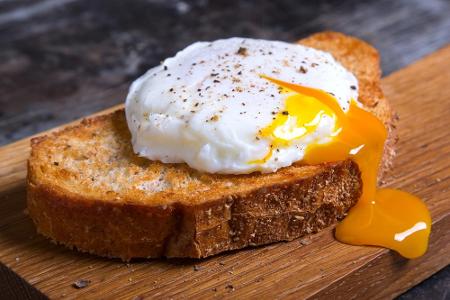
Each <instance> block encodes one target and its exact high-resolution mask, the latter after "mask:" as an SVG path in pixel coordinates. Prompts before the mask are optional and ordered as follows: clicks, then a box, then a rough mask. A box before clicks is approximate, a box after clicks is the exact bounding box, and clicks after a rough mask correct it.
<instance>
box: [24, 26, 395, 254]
mask: <svg viewBox="0 0 450 300" xmlns="http://www.w3.org/2000/svg"><path fill="white" fill-rule="evenodd" d="M300 43H302V44H305V45H307V46H311V47H314V48H317V49H321V50H324V51H328V52H330V53H331V54H333V55H334V56H335V58H336V59H337V60H338V61H340V62H341V63H342V64H343V65H344V66H345V67H347V68H348V69H349V70H350V71H352V72H353V73H354V74H355V76H356V77H358V80H359V83H360V99H359V100H360V101H361V102H362V103H363V104H364V105H365V106H366V108H367V109H369V110H370V111H372V112H373V113H374V114H376V115H377V116H378V117H379V118H380V119H381V120H383V121H384V122H385V124H386V126H387V128H388V130H389V132H390V133H389V138H388V139H389V141H388V142H387V144H386V147H385V148H386V149H385V153H384V158H383V169H384V170H386V169H387V168H388V166H389V164H390V161H391V159H392V157H393V155H394V151H393V144H392V143H393V139H394V138H393V137H394V135H393V128H394V127H393V123H392V121H393V118H392V111H391V109H390V107H389V104H388V102H387V101H386V99H385V98H384V96H383V94H382V91H381V89H380V69H379V58H378V53H377V51H376V50H375V49H374V48H372V47H371V46H370V45H368V44H366V43H364V42H362V41H360V40H358V39H355V38H352V37H348V36H345V35H343V34H340V33H334V32H325V33H319V34H315V35H312V36H310V37H308V38H306V39H304V40H301V41H300ZM105 132H106V133H105ZM102 134H103V135H102ZM111 137H113V138H111ZM107 139H108V143H110V144H111V143H113V144H114V147H112V146H111V148H112V149H114V150H111V149H103V148H102V147H103V146H102V145H104V144H107V142H106V140H107ZM116 140H118V141H121V142H122V144H117V143H116ZM74 141H81V143H82V144H83V142H86V141H89V142H90V141H93V143H94V144H92V145H91V146H89V145H82V146H79V147H78V148H77V146H76V145H75V144H74V143H75V142H74ZM96 141H99V142H98V143H100V144H95V142H96ZM31 143H32V152H31V156H30V159H29V161H28V176H27V203H28V211H29V215H30V217H31V218H32V219H33V221H34V223H35V225H36V227H37V230H38V232H40V233H41V234H43V235H44V236H46V237H48V238H50V239H51V240H53V241H55V242H57V243H61V244H63V245H66V246H68V247H70V248H76V249H78V250H79V251H83V252H89V253H93V254H96V255H100V256H106V257H119V258H121V259H122V260H125V261H128V260H130V259H131V258H134V257H148V258H150V257H162V256H165V257H192V258H201V257H207V256H210V255H214V254H217V253H220V252H223V251H227V250H233V249H240V248H243V247H247V246H258V245H263V244H268V243H272V242H277V241H288V240H292V239H295V238H298V237H301V236H304V235H307V234H312V233H315V232H317V231H319V230H320V229H322V228H324V227H327V226H330V225H332V224H334V223H336V222H337V221H338V220H340V219H342V218H343V217H344V216H345V214H346V213H347V211H348V210H349V209H350V208H351V207H352V206H353V205H354V204H355V203H356V202H357V200H358V199H359V196H360V194H361V188H362V183H361V177H360V172H359V169H358V166H357V165H356V164H355V163H354V162H353V161H351V160H346V161H340V162H334V163H326V164H322V165H319V166H303V165H300V164H294V165H293V166H291V167H288V168H284V169H282V170H279V171H278V172H276V173H273V174H249V175H214V174H201V173H198V172H196V171H195V170H192V169H190V168H189V167H187V166H186V165H183V164H176V165H164V164H161V163H158V162H150V161H147V160H145V159H141V158H138V157H137V156H135V155H134V154H133V152H132V150H131V146H130V145H129V144H130V136H129V132H128V129H127V127H126V122H125V117H124V112H123V110H119V111H117V112H115V113H112V114H109V115H104V116H99V117H95V118H91V119H86V120H84V121H83V122H82V123H80V124H79V125H75V126H72V127H68V128H66V129H63V130H61V131H59V132H56V133H54V134H51V135H49V136H44V137H38V138H35V139H33V140H32V142H31ZM70 145H72V148H76V149H77V150H76V151H75V150H74V149H67V148H66V147H67V146H70ZM98 145H100V146H98ZM108 145H109V144H108ZM89 147H92V148H94V149H91V148H89ZM80 149H81V150H80ZM92 151H94V152H95V153H94V154H92V153H93V152H92ZM91 154H92V155H94V156H95V159H94V162H96V163H98V162H102V163H104V164H112V167H111V168H114V166H115V165H114V164H115V162H114V161H113V158H117V157H119V158H118V159H119V160H120V162H119V164H120V165H119V166H120V167H121V168H122V167H123V165H125V167H124V168H123V169H125V170H126V172H127V173H128V174H134V175H136V174H138V175H136V176H144V177H145V176H150V175H151V176H159V175H158V174H164V176H163V177H159V179H160V180H161V178H162V180H161V181H162V182H163V183H166V185H167V186H165V189H164V190H161V191H157V192H154V193H153V194H151V195H148V192H147V193H145V192H139V191H137V190H130V189H126V190H125V191H126V192H123V191H119V192H117V191H116V192H114V191H112V193H108V192H109V191H105V190H103V189H102V188H100V187H97V188H96V186H95V184H96V183H95V184H94V183H93V182H94V177H90V176H93V175H92V172H90V170H89V168H83V169H80V168H79V172H78V171H74V170H73V169H74V168H72V169H71V168H69V167H65V166H64V167H63V166H60V165H59V164H60V163H61V164H62V163H64V160H69V159H68V157H69V156H70V159H71V160H74V164H75V166H78V165H76V164H78V163H79V162H78V160H81V161H82V163H84V160H86V161H88V162H87V163H89V162H90V159H87V158H86V157H89V156H90V155H91ZM57 160H58V161H57ZM81 165H82V166H84V165H86V164H81ZM98 167H99V168H101V167H102V166H98ZM91 168H92V167H91ZM75 170H78V169H76V168H75ZM141 173H144V174H143V175H142V174H141ZM87 174H90V175H87ZM134 175H128V176H130V178H132V176H134ZM133 178H134V177H133ZM139 178H141V177H139ZM91 179H92V182H91V181H90V180H91ZM152 182H153V181H152ZM185 182H187V183H186V185H185V186H183V185H182V184H185ZM109 185H112V184H109ZM158 188H160V187H158Z"/></svg>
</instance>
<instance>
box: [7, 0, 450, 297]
mask: <svg viewBox="0 0 450 300" xmlns="http://www.w3.org/2000/svg"><path fill="white" fill-rule="evenodd" d="M322 30H335V31H341V32H344V33H347V34H352V35H355V36H357V37H360V38H363V39H365V40H367V41H368V42H370V43H372V44H373V45H375V46H376V47H377V48H378V49H379V51H380V53H381V57H382V68H383V70H384V74H389V73H391V72H393V71H395V70H398V69H399V68H401V67H404V66H406V65H408V64H410V63H411V62H413V61H415V60H417V59H419V58H420V57H422V56H424V55H426V54H429V53H431V52H433V51H435V50H436V49H438V48H440V47H442V46H444V45H445V44H447V43H449V42H450V1H448V0H397V1H390V0H379V1H358V0H352V1H338V0H327V1H308V2H306V1H303V2H300V1H295V0H277V1H274V0H272V1H256V0H254V1H244V0H241V1H239V0H220V1H208V0H195V1H179V0H133V1H120V0H41V1H37V0H2V1H0V61H1V63H0V95H1V97H0V145H2V144H6V143H9V142H12V141H14V140H17V139H20V138H22V137H25V136H28V135H30V134H33V133H37V132H39V131H42V130H45V129H48V128H51V127H54V126H57V125H59V124H63V123H66V122H68V121H71V120H74V119H76V118H79V117H82V116H85V115H88V114H90V113H93V112H95V111H98V110H100V109H103V108H107V107H109V106H112V105H114V104H118V103H121V102H122V101H123V100H124V97H125V95H126V92H127V89H128V84H129V82H130V81H131V80H132V79H134V78H136V77H137V76H139V75H140V74H142V73H143V72H144V71H145V70H146V69H148V68H149V67H151V66H154V65H156V64H158V63H159V61H160V60H162V59H163V58H165V57H167V56H170V55H173V54H174V53H176V51H177V50H180V49H181V48H183V47H185V46H186V45H188V44H190V43H192V42H194V41H198V40H213V39H217V38H223V37H230V36H245V37H255V38H265V39H278V40H285V41H295V40H296V39H299V38H302V37H304V36H306V35H308V34H311V33H314V32H317V31H322ZM449 272H450V271H449V268H448V267H447V268H446V269H444V270H443V271H441V272H439V273H437V274H436V275H434V276H433V277H432V278H430V279H429V280H427V281H425V282H424V283H422V284H421V285H419V286H418V287H415V288H413V289H412V290H410V291H409V292H408V293H406V294H404V295H402V296H401V297H400V298H404V299H446V297H448V296H447V292H448V291H449V289H450V287H449V285H450V276H449Z"/></svg>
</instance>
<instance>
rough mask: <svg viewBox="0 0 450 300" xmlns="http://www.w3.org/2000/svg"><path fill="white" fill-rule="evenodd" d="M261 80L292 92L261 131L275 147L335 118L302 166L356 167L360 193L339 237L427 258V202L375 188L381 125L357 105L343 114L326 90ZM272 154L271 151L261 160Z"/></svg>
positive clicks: (340, 227) (339, 227) (382, 132)
mask: <svg viewBox="0 0 450 300" xmlns="http://www.w3.org/2000/svg"><path fill="white" fill-rule="evenodd" d="M262 77H263V78H265V79H267V80H269V81H271V82H272V83H274V84H277V85H278V86H279V87H282V88H283V89H286V90H289V91H291V94H290V95H289V96H287V99H286V107H285V110H284V111H282V112H280V113H278V115H277V116H276V117H275V119H274V121H273V122H272V124H270V125H269V126H268V127H266V128H264V129H263V130H262V131H261V136H263V137H270V138H271V139H272V146H271V149H273V148H275V147H282V146H283V145H286V144H289V142H291V141H292V140H294V139H296V138H299V137H300V136H302V135H304V134H307V133H309V132H312V131H313V130H314V129H315V128H316V126H317V124H318V121H319V120H320V118H321V116H322V115H323V114H326V115H328V116H332V117H334V118H335V120H336V126H335V132H336V134H335V135H334V136H333V137H332V139H331V141H330V142H328V143H325V144H313V145H311V146H309V147H308V148H307V149H306V152H305V156H304V158H303V162H305V163H307V164H320V163H324V162H332V161H340V160H345V159H348V158H351V159H353V160H354V161H355V162H356V163H357V164H358V167H359V169H360V171H361V177H362V182H363V187H362V195H361V198H360V199H359V201H358V203H357V204H356V205H355V206H354V207H353V208H352V209H351V210H350V212H349V214H348V215H347V217H346V218H345V219H344V220H343V221H342V222H341V223H340V224H338V225H337V227H336V233H335V235H336V238H337V239H338V240H339V241H341V242H344V243H348V244H353V245H376V246H382V247H386V248H390V249H393V250H395V251H397V252H399V253H400V254H401V255H402V256H404V257H406V258H415V257H419V256H421V255H423V254H424V253H425V252H426V250H427V247H428V237H429V234H430V228H431V219H430V214H429V212H428V209H427V207H426V206H425V204H424V203H423V202H422V201H421V200H420V199H418V198H417V197H415V196H413V195H411V194H408V193H406V192H402V191H399V190H394V189H378V188H377V174H378V167H379V165H380V162H381V158H382V155H383V146H384V142H385V140H386V137H387V132H386V129H385V127H384V125H383V123H382V122H381V121H380V120H379V119H378V118H376V117H375V116H374V115H372V114H371V113H369V112H367V111H365V110H363V109H361V108H359V107H358V106H357V105H356V103H355V102H353V101H352V103H351V104H350V109H349V111H348V112H347V113H345V112H344V111H343V110H342V109H341V107H340V106H339V105H338V102H337V101H336V99H334V97H332V96H331V95H329V94H328V93H326V92H324V91H321V90H318V89H313V88H308V87H303V86H300V85H296V84H291V83H288V82H284V81H280V80H278V79H274V78H270V77H267V76H262ZM292 93H293V94H292ZM271 155H272V150H271V151H270V152H269V153H268V154H267V155H266V157H264V158H263V159H262V161H266V160H267V159H268V158H270V156H271Z"/></svg>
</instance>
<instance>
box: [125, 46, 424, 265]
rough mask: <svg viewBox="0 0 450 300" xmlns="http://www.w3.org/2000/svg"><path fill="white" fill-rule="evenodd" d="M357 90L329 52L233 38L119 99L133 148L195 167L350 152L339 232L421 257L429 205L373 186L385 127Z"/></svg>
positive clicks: (265, 165)
mask: <svg viewBox="0 0 450 300" xmlns="http://www.w3.org/2000/svg"><path fill="white" fill-rule="evenodd" d="M357 99H358V82H357V80H356V78H355V77H354V76H353V74H352V73H351V72H349V71H348V70H346V69H345V68H344V67H343V66H342V65H340V64H339V63H338V62H337V61H336V60H335V59H334V58H333V57H332V56H331V55H330V54H328V53H326V52H323V51H319V50H315V49H312V48H308V47H304V46H300V45H295V44H287V43H283V42H275V41H264V40H254V39H242V38H232V39H226V40H218V41H215V42H206V43H205V42H202V43H195V44H193V45H191V46H189V47H187V48H186V49H184V50H182V51H180V52H179V53H177V55H176V56H175V57H173V58H169V59H166V60H165V61H164V62H163V63H162V64H161V65H160V66H157V67H155V68H153V69H150V70H149V71H148V72H147V73H146V74H144V75H143V76H142V77H140V78H139V79H137V80H136V81H135V82H134V83H133V84H132V86H131V88H130V91H129V94H128V96H127V100H126V107H125V108H126V117H127V122H128V126H129V129H130V131H131V135H132V144H133V148H134V151H135V152H136V153H137V154H138V155H140V156H144V157H147V158H149V159H151V160H160V161H162V162H165V163H182V162H184V163H187V164H188V165H189V166H191V167H192V168H195V169H197V170H200V171H205V172H210V173H223V174H245V173H251V172H254V171H260V172H274V171H276V170H277V169H279V168H281V167H285V166H290V165H292V164H293V163H294V162H296V161H302V162H304V163H306V164H310V165H314V164H321V163H326V162H332V161H340V160H345V159H353V160H354V161H355V162H356V163H357V164H358V167H359V169H360V171H361V179H362V182H363V185H362V194H361V197H360V199H359V201H358V203H357V204H356V205H355V206H354V207H353V208H352V209H351V210H350V212H349V214H348V216H347V217H346V218H345V219H344V220H343V221H342V222H341V223H340V224H338V225H337V227H336V232H335V236H336V238H337V239H338V240H340V241H342V242H345V243H349V244H354V245H377V246H383V247H387V248H390V249H394V250H396V251H397V252H399V253H400V254H401V255H403V256H405V257H407V258H415V257H419V256H421V255H423V254H424V253H425V251H426V249H427V245H428V238H429V234H430V228H431V219H430V214H429V212H428V209H427V207H426V206H425V204H424V203H423V202H422V201H421V200H420V199H419V198H417V197H415V196H413V195H411V194H408V193H406V192H402V191H399V190H394V189H379V188H377V173H378V167H379V164H380V162H381V159H382V155H383V147H384V143H385V140H386V138H387V131H386V128H385V126H384V124H383V123H382V122H381V121H380V120H379V119H377V118H376V117H375V116H374V115H372V114H371V113H370V112H368V111H366V110H364V109H363V108H362V105H361V104H360V103H358V102H357Z"/></svg>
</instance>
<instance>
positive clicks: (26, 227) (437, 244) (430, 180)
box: [0, 46, 450, 299]
mask: <svg viewBox="0 0 450 300" xmlns="http://www.w3.org/2000/svg"><path fill="white" fill-rule="evenodd" d="M383 88H384V91H385V94H386V96H387V97H388V98H389V99H390V101H391V102H392V104H393V106H394V108H395V110H396V111H397V112H398V114H399V116H400V121H399V125H398V132H399V135H400V141H399V143H398V156H397V158H396V160H395V166H394V169H393V171H392V172H391V173H392V174H391V175H390V176H389V178H388V179H387V181H386V183H385V185H386V186H392V187H396V188H400V189H403V190H406V191H408V192H411V193H413V194H415V195H417V196H419V197H421V198H422V199H423V200H424V201H426V203H427V205H428V207H429V209H430V211H431V215H432V218H433V227H432V234H431V241H430V247H429V250H428V252H427V253H426V254H425V255H424V256H423V257H421V258H419V259H415V260H406V259H403V258H401V257H400V256H399V255H397V254H396V253H394V252H392V251H388V250H386V249H381V248H376V247H356V246H349V245H345V244H341V243H339V242H337V241H336V240H334V238H333V235H332V228H328V229H326V230H324V231H322V232H321V233H319V234H316V235H314V236H313V237H312V238H311V239H308V240H295V241H292V242H289V243H277V244H272V245H269V246H265V247H259V248H253V249H247V250H242V251H235V252H231V253H226V254H222V255H218V256H215V257H212V258H208V259H204V260H166V259H157V260H141V261H137V262H133V263H131V264H125V263H123V262H120V261H118V260H111V259H104V258H98V257H95V256H92V255H87V254H80V253H77V252H75V251H71V250H68V249H65V248H64V247H61V246H57V245H54V244H52V243H50V242H49V241H48V240H46V239H44V238H43V237H41V236H39V235H37V234H36V233H35V230H34V227H33V224H32V223H31V221H30V219H29V218H28V217H27V216H26V214H25V213H24V209H25V176H26V159H27V156H28V152H29V146H28V145H29V139H25V140H22V141H19V142H16V143H14V144H11V145H8V146H5V147H3V148H0V262H1V263H2V264H3V266H2V267H0V282H1V284H0V291H2V293H3V295H4V296H5V295H7V296H9V297H11V296H12V295H16V296H17V295H18V296H21V297H30V296H38V295H39V293H40V292H41V293H43V294H45V295H47V296H49V297H50V298H94V299H118V298H124V299H133V298H134V297H136V296H142V297H144V298H147V297H148V298H194V297H195V298H198V297H200V298H235V297H239V298H259V297H260V298H270V299H272V298H295V299H300V298H309V297H311V298H332V297H333V298H343V299H349V298H359V297H363V298H386V297H389V298H390V297H394V296H395V295H398V294H399V293H402V292H403V291H405V290H407V289H408V288H410V287H411V286H413V285H415V284H417V283H419V282H420V281H422V280H423V279H425V278H427V277H429V276H430V275H432V274H433V273H435V272H436V271H438V270H439V269H441V268H443V267H444V266H446V265H448V264H449V262H450V255H449V253H450V191H449V186H450V46H447V47H446V48H443V49H441V50H439V51H437V52H436V53H434V54H432V55H430V56H428V57H426V58H424V59H422V60H420V61H419V62H417V63H415V64H413V65H411V66H409V67H407V68H405V69H402V70H400V71H398V72H396V73H394V74H392V75H390V76H388V77H386V78H384V79H383ZM16 275H17V276H16ZM80 279H83V280H88V281H89V284H88V285H87V287H85V288H81V289H76V288H75V287H74V286H73V283H74V282H75V281H77V280H80ZM2 285H3V286H2ZM38 291H39V292H38ZM136 299H142V298H140V297H136Z"/></svg>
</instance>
